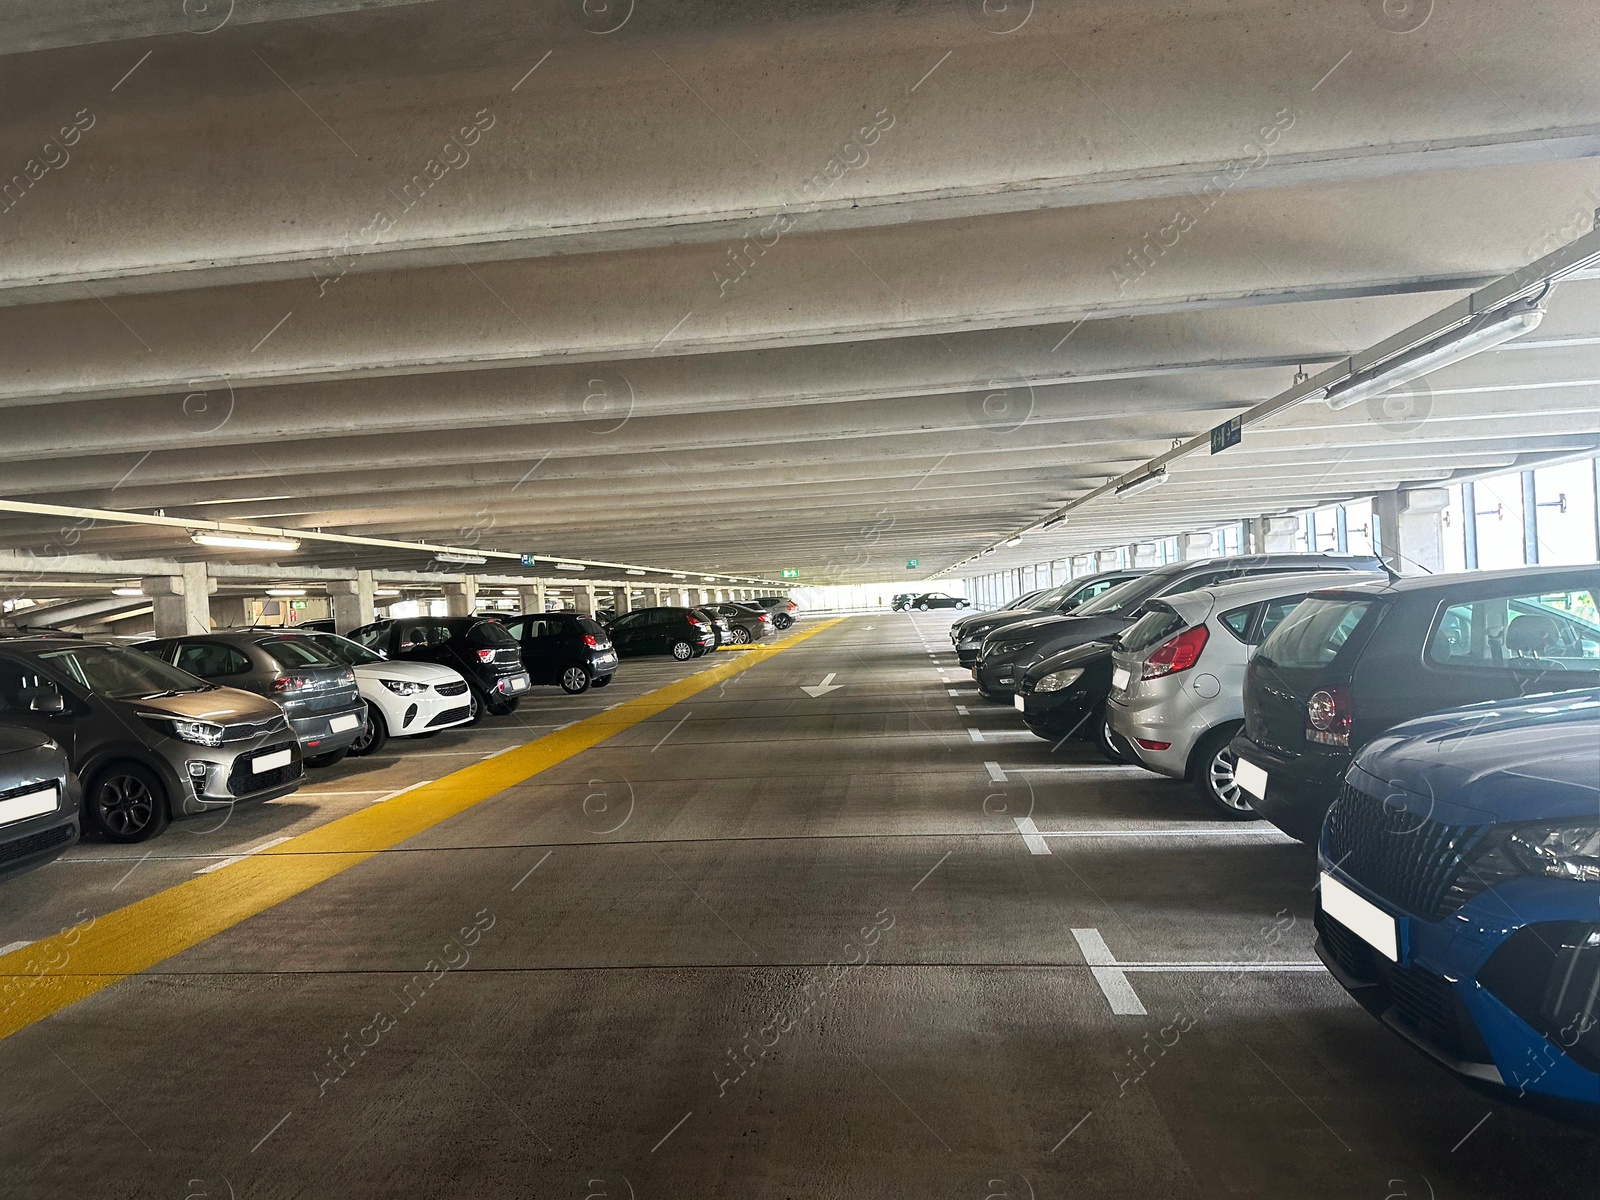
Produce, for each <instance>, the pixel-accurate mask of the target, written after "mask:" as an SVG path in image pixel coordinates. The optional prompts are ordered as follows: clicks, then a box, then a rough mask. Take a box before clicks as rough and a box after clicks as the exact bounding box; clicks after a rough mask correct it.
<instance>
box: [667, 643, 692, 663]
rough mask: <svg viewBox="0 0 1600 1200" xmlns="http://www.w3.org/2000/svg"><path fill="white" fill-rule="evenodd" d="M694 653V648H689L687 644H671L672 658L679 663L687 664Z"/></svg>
mask: <svg viewBox="0 0 1600 1200" xmlns="http://www.w3.org/2000/svg"><path fill="white" fill-rule="evenodd" d="M694 652H695V647H694V646H691V645H690V644H689V643H688V642H673V643H672V657H673V658H675V659H677V660H678V661H679V662H688V661H689V660H690V659H691V658H693V657H694Z"/></svg>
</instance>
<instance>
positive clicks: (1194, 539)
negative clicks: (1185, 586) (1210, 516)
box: [1178, 533, 1214, 562]
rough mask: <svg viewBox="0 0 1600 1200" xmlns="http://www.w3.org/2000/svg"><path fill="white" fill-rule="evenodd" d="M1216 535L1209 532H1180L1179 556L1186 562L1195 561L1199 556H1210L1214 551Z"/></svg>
mask: <svg viewBox="0 0 1600 1200" xmlns="http://www.w3.org/2000/svg"><path fill="white" fill-rule="evenodd" d="M1213 541H1214V537H1213V535H1212V534H1209V533H1180V534H1179V535H1178V557H1179V558H1180V559H1181V560H1182V561H1184V562H1193V561H1194V560H1195V559H1197V558H1210V557H1211V555H1212V554H1213V553H1214V550H1213Z"/></svg>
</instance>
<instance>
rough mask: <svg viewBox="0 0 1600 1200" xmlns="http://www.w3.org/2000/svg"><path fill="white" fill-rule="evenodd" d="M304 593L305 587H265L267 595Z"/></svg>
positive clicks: (300, 594)
mask: <svg viewBox="0 0 1600 1200" xmlns="http://www.w3.org/2000/svg"><path fill="white" fill-rule="evenodd" d="M305 594H306V590H305V588H268V589H267V595H269V596H304V595H305Z"/></svg>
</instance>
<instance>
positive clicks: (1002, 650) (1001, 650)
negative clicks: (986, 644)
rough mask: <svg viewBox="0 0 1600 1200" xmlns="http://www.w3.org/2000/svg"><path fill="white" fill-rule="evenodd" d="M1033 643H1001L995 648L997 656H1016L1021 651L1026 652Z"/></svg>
mask: <svg viewBox="0 0 1600 1200" xmlns="http://www.w3.org/2000/svg"><path fill="white" fill-rule="evenodd" d="M1031 644H1032V643H1031V642H1001V643H1000V644H999V645H997V646H996V647H995V648H994V651H993V652H994V653H995V654H1015V653H1016V652H1017V651H1019V650H1026V649H1027V648H1028V647H1029V646H1030V645H1031Z"/></svg>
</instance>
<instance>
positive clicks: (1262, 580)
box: [1152, 571, 1388, 609]
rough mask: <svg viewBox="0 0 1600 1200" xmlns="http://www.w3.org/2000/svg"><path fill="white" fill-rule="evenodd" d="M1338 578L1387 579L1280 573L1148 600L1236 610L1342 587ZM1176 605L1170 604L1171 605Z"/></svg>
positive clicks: (1353, 574)
mask: <svg viewBox="0 0 1600 1200" xmlns="http://www.w3.org/2000/svg"><path fill="white" fill-rule="evenodd" d="M1341 578H1343V579H1349V580H1352V581H1353V582H1360V583H1383V582H1385V581H1386V580H1387V579H1388V576H1386V575H1380V574H1378V573H1377V572H1375V571H1282V572H1278V573H1276V574H1272V575H1247V576H1245V578H1243V579H1238V580H1234V581H1232V582H1229V583H1218V584H1214V585H1212V586H1211V587H1203V588H1195V589H1194V590H1193V591H1191V592H1171V593H1169V594H1168V595H1165V596H1161V597H1158V598H1157V599H1156V600H1154V601H1152V603H1155V604H1166V605H1170V606H1171V607H1173V608H1174V609H1177V608H1179V607H1180V605H1182V604H1183V602H1184V599H1185V597H1191V596H1192V597H1194V603H1202V602H1204V603H1210V604H1212V605H1214V606H1216V607H1222V608H1236V607H1238V606H1239V605H1241V604H1254V603H1255V602H1256V601H1258V600H1272V599H1275V598H1276V597H1278V596H1292V595H1294V594H1295V593H1296V592H1316V591H1323V590H1326V589H1327V588H1329V587H1340V588H1342V587H1344V586H1346V585H1345V584H1344V583H1342V582H1341ZM1175 601H1176V602H1177V603H1174V602H1175Z"/></svg>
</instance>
